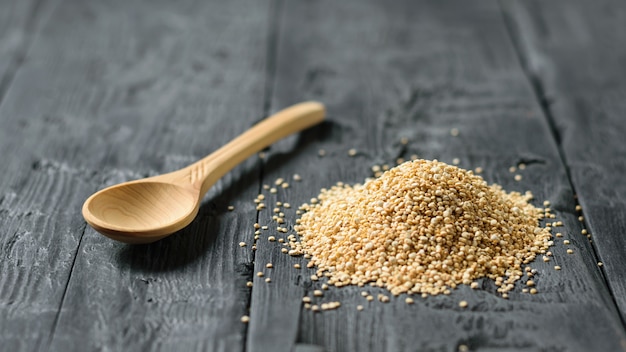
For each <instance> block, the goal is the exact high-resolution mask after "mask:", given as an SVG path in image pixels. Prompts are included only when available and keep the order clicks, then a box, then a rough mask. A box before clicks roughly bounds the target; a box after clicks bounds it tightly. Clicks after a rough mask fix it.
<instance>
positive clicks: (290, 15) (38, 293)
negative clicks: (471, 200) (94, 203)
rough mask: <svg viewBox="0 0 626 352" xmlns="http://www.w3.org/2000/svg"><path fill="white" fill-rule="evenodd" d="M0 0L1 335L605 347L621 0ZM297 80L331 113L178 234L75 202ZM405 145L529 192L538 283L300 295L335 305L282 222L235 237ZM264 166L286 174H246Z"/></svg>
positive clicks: (294, 345) (334, 346)
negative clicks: (546, 243) (112, 232)
mask: <svg viewBox="0 0 626 352" xmlns="http://www.w3.org/2000/svg"><path fill="white" fill-rule="evenodd" d="M3 1H4V0H0V5H2V7H0V8H1V9H2V10H0V77H1V79H2V83H0V151H2V163H0V171H1V172H0V346H2V347H0V350H3V351H4V350H7V351H22V350H23V351H31V350H41V351H45V350H50V351H67V350H70V351H72V350H74V351H85V350H124V351H135V350H138V351H139V350H141V351H143V350H173V351H190V350H198V351H244V350H250V351H297V352H305V351H416V350H418V351H441V350H445V351H456V350H457V349H458V346H460V345H461V344H464V345H467V346H469V347H470V349H471V350H482V351H490V350H498V351H500V350H514V351H518V350H519V351H536V350H545V351H561V350H567V351H589V350H599V351H614V350H626V333H625V331H624V325H623V320H620V316H619V313H618V308H617V306H616V303H615V302H617V305H620V306H621V307H622V312H623V307H624V301H623V297H624V294H626V290H625V289H624V284H623V282H624V280H623V273H622V272H621V270H620V267H621V259H620V257H621V254H623V253H624V250H626V246H625V245H624V243H623V240H622V239H621V236H619V234H621V233H622V232H624V228H625V227H626V225H625V223H624V221H623V216H620V214H621V213H623V200H622V199H621V198H620V196H621V195H623V194H625V193H626V192H624V190H623V183H621V182H620V180H619V179H618V177H619V174H621V171H624V170H623V169H624V164H623V163H622V162H621V161H620V160H621V159H620V158H621V157H623V155H624V154H625V152H624V149H623V146H622V145H620V144H619V143H618V142H619V137H620V136H621V135H622V134H623V133H624V132H626V131H624V124H623V123H621V118H620V116H621V115H620V112H623V110H624V109H623V107H624V106H623V103H622V99H619V98H620V94H621V95H623V91H624V90H623V87H622V86H623V83H622V82H621V81H620V77H622V76H624V75H623V72H624V66H623V56H624V55H623V49H622V48H621V47H618V46H617V44H616V43H621V41H623V40H622V37H623V33H624V31H623V26H624V24H623V23H624V18H625V15H624V13H625V12H624V11H626V10H625V9H626V7H625V6H623V5H621V4H620V3H618V2H611V1H608V0H602V1H601V2H600V5H599V6H597V8H596V7H594V6H593V4H584V3H582V1H581V4H576V5H575V6H574V5H572V6H567V5H566V4H563V6H561V7H559V6H558V5H553V4H552V3H550V4H543V3H540V2H519V3H514V4H512V5H510V4H509V3H508V2H506V3H504V2H503V3H500V4H499V3H498V2H497V1H486V2H477V3H473V4H472V6H471V7H470V6H465V7H464V6H459V4H458V3H457V2H451V1H450V2H448V1H409V0H402V1H400V0H399V1H375V0H365V1H362V0H359V1H357V0H346V1H331V0H315V1H310V0H309V1H306V0H295V1H291V0H262V1H258V0H254V1H253V0H234V1H228V2H224V1H222V2H219V1H192V0H184V1H176V2H173V1H165V0H157V1H147V0H140V1H130V2H129V1H122V0H113V1H107V2H101V1H96V0H87V1H82V0H56V1H54V0H53V1H37V0H32V1H21V0H20V1H17V2H10V1H9V2H6V1H4V2H5V3H8V5H7V6H4V5H6V4H2V2H3ZM7 9H8V10H7ZM564 9H565V10H564ZM561 10H563V11H561ZM561 12H562V13H561ZM620 26H621V27H620ZM612 29H614V32H611V30H612ZM583 49H584V50H583ZM588 51H597V53H591V52H588ZM520 59H521V60H520ZM529 78H530V79H529ZM588 82H591V83H592V84H589V83H588ZM590 90H593V92H590ZM307 99H316V100H319V101H322V102H324V103H326V104H327V106H328V110H329V117H328V121H327V122H326V123H324V124H323V125H321V126H318V127H315V128H312V129H310V130H308V131H306V132H304V133H301V134H299V135H296V136H293V137H290V138H287V139H286V140H284V141H282V142H280V143H277V144H276V145H274V146H272V147H271V148H270V149H269V151H268V153H267V157H266V158H264V159H263V160H259V159H258V158H251V159H250V160H248V161H247V162H245V163H244V164H243V165H241V166H239V167H238V168H236V169H235V170H233V171H232V172H231V173H229V174H228V175H227V176H226V177H224V178H223V179H222V180H221V181H220V182H218V184H216V185H215V187H213V188H212V190H211V191H210V192H209V194H208V195H207V197H206V198H205V201H204V203H203V206H202V208H201V210H200V214H199V217H198V219H196V221H194V222H193V223H192V224H191V225H190V226H189V227H188V228H186V229H185V230H183V231H181V232H180V233H179V234H176V235H174V236H173V237H171V238H169V239H166V240H163V241H161V242H158V243H155V244H152V245H146V246H128V245H124V244H120V243H117V242H113V241H110V240H109V239H107V238H104V237H102V236H100V235H98V234H97V233H96V232H95V231H93V230H92V229H91V228H89V227H88V226H86V224H85V223H84V221H83V219H82V217H81V216H80V207H81V205H82V202H83V201H84V200H85V198H86V197H87V196H88V195H89V194H91V193H92V192H94V191H95V190H97V189H100V188H102V187H104V186H107V185H110V184H114V183H117V182H121V181H126V180H131V179H135V178H139V177H144V176H147V175H153V174H158V173H162V172H167V171H171V170H174V169H177V168H179V167H182V166H184V165H186V164H188V163H190V162H193V161H195V160H197V159H198V158H200V157H203V156H204V155H206V154H207V153H209V152H210V151H212V150H214V149H216V148H218V147H219V146H221V145H222V144H223V143H225V142H226V141H227V140H229V139H231V138H232V137H234V136H235V135H237V134H238V133H240V132H242V131H243V130H245V129H246V128H247V127H249V126H250V125H251V124H252V123H254V122H255V121H257V120H258V119H259V118H261V117H262V115H264V114H265V113H267V112H269V111H277V110H279V109H281V108H283V107H285V106H287V105H290V104H292V103H295V102H299V101H302V100H307ZM546 101H547V102H549V103H550V104H546ZM594 122H596V123H594ZM451 128H458V129H459V131H460V133H459V135H458V136H457V137H453V136H451V135H450V129H451ZM555 136H556V138H555ZM402 137H406V138H408V140H409V143H408V145H406V146H403V145H401V143H400V142H399V141H400V138H402ZM581 140H588V141H589V143H579V141H581ZM594 141H595V143H593V142H594ZM600 141H605V142H606V143H600ZM350 148H356V149H357V150H358V153H357V155H356V156H354V157H349V156H348V149H350ZM559 148H560V149H559ZM320 149H324V150H325V151H326V156H324V157H320V156H319V155H318V151H319V150H320ZM411 154H418V155H419V156H420V157H424V158H428V159H432V158H437V159H439V160H442V161H446V162H449V163H450V162H452V160H453V158H459V159H460V166H462V167H465V168H474V167H477V166H480V167H482V168H483V169H484V173H483V176H484V177H485V178H486V179H487V180H488V181H489V182H497V183H499V184H501V185H503V186H504V188H505V189H508V190H518V191H525V190H527V189H528V190H532V192H533V193H534V194H535V196H536V200H535V204H537V205H540V204H541V202H542V201H543V200H544V199H548V200H550V201H551V202H552V204H553V205H552V208H553V209H554V211H555V212H556V214H557V220H561V221H563V222H564V224H565V226H564V227H563V228H560V231H561V232H563V233H564V234H565V235H566V236H565V237H564V239H569V240H570V241H571V242H572V244H571V245H570V246H569V248H573V249H574V254H572V255H568V254H566V253H565V250H566V246H564V245H563V244H562V242H558V243H557V245H556V246H555V247H554V248H553V249H552V252H554V258H553V259H552V260H551V261H550V262H549V263H544V262H542V261H541V260H539V261H537V262H535V263H533V264H532V267H533V268H536V269H537V270H538V274H537V276H536V277H535V281H536V282H537V288H538V290H539V293H538V294H537V295H530V294H525V293H522V292H521V288H522V286H523V285H518V286H517V287H516V289H515V291H514V292H512V293H511V294H510V298H509V299H508V300H505V299H502V298H501V297H500V296H499V295H498V294H496V292H495V286H494V285H493V284H492V283H490V282H488V281H483V282H482V285H481V287H480V289H478V290H471V289H469V288H468V287H461V288H459V289H457V290H454V291H453V292H452V294H451V295H449V296H438V297H428V298H426V299H422V298H416V303H415V304H414V305H412V306H408V305H406V304H405V303H404V296H399V297H397V298H396V297H392V298H391V302H389V303H386V304H383V303H380V302H372V303H367V302H366V301H365V299H364V298H363V297H362V296H361V295H360V293H361V291H363V290H367V291H368V292H370V293H373V294H374V295H376V294H377V293H386V292H385V291H384V290H382V289H378V288H371V287H367V288H356V287H344V288H339V289H338V288H334V287H331V288H330V289H329V290H328V291H325V294H324V297H323V298H322V299H318V301H319V302H327V301H334V300H338V301H341V302H342V306H341V307H340V308H339V309H337V310H334V311H327V312H323V313H313V312H311V311H308V310H305V309H303V307H302V302H301V299H302V296H304V295H305V294H306V295H309V296H310V295H311V292H312V290H313V289H316V288H319V287H320V286H321V283H322V282H312V281H311V280H310V275H311V274H312V271H311V270H310V269H295V268H293V264H295V263H299V264H301V265H302V266H303V267H305V266H306V260H304V259H303V258H294V257H290V256H288V255H285V254H283V253H281V251H280V247H281V244H280V243H278V242H269V241H267V236H268V235H270V234H273V235H277V237H286V236H285V235H281V234H277V233H276V232H275V231H274V230H268V231H262V234H261V238H260V239H259V241H258V243H257V246H258V249H257V251H256V252H254V251H252V249H251V244H252V243H253V236H254V234H253V232H254V229H253V226H252V225H253V223H255V222H256V221H257V219H258V221H259V222H260V223H261V224H263V225H266V224H268V225H270V228H271V229H274V228H275V227H276V224H275V223H272V222H271V221H270V218H271V215H272V209H273V208H274V204H275V203H276V201H281V202H289V203H290V204H291V208H289V209H283V211H284V212H285V213H286V217H285V218H286V219H287V222H288V225H287V226H288V227H289V228H292V226H293V223H294V221H295V219H296V218H297V216H296V214H295V211H296V209H297V206H298V205H300V204H301V203H303V202H306V201H308V200H309V199H310V198H311V197H314V196H316V195H317V193H318V192H319V190H320V188H322V187H328V186H330V185H332V184H334V183H335V182H337V181H344V182H349V183H354V182H362V181H363V179H364V178H365V177H367V176H370V175H371V173H370V167H371V166H372V165H374V164H383V163H388V164H390V165H393V164H394V161H395V159H396V158H397V157H404V158H408V157H409V156H410V155H411ZM605 155H612V156H614V157H613V158H612V159H611V158H607V157H605ZM563 156H565V158H563ZM563 160H565V161H566V162H567V168H566V167H565V166H564V163H563ZM521 162H523V163H526V164H527V168H526V169H525V170H523V171H519V172H518V173H519V174H520V175H522V176H523V178H522V180H521V181H520V182H516V181H514V180H513V175H514V174H512V173H510V172H509V171H508V168H509V167H510V166H513V165H518V164H519V163H521ZM567 171H569V176H570V177H569V178H568V172H567ZM295 173H298V174H300V175H301V176H302V181H301V182H296V181H294V180H293V179H292V176H293V174H295ZM278 177H284V178H285V179H286V181H287V182H289V184H290V187H289V188H286V189H282V188H278V192H277V193H276V194H270V193H269V192H267V191H266V190H262V188H261V186H262V185H263V184H268V185H272V186H273V183H274V180H275V179H276V178H278ZM598 181H599V182H598ZM570 182H573V185H574V189H572V187H571V183H570ZM259 191H261V192H263V193H264V194H265V195H266V196H267V198H266V204H267V205H268V209H266V210H263V211H261V212H257V211H256V209H255V204H254V203H253V199H254V198H255V196H256V195H257V194H258V193H259ZM574 191H576V192H577V193H578V195H579V199H578V200H579V201H580V202H581V204H582V205H583V207H584V215H585V217H586V222H585V223H584V224H581V223H580V222H579V221H578V220H577V216H578V214H577V213H576V211H575V210H574V206H575V205H576V200H575V198H574V196H573V193H574ZM228 205H234V206H235V209H234V211H232V212H229V211H227V207H228ZM583 226H586V227H587V228H588V229H589V230H590V231H591V232H592V234H593V236H594V242H593V244H590V243H589V241H587V239H586V238H585V237H583V236H578V235H577V234H579V233H580V231H581V230H582V228H583ZM240 241H244V242H246V243H247V246H246V247H243V248H242V247H239V245H238V243H239V242H240ZM611 246H612V247H611ZM598 260H603V261H605V266H604V267H603V268H604V269H600V268H598V267H597V265H596V263H597V261H598ZM267 263H272V264H273V268H271V269H268V268H266V264H267ZM554 265H561V266H562V267H563V270H561V271H555V270H554V269H553V266H554ZM603 270H604V271H603ZM259 271H262V272H264V273H265V276H264V277H263V278H259V277H257V276H256V275H254V274H255V273H256V272H259ZM266 277H270V278H271V282H270V283H266V282H265V278H266ZM249 280H253V281H254V286H253V288H252V289H250V288H248V287H247V286H246V282H247V281H249ZM605 280H608V287H607V283H606V281H605ZM611 293H613V296H612V295H611ZM460 300H467V301H468V302H469V307H468V308H466V309H461V308H459V307H458V302H459V301H460ZM358 304H362V305H364V306H365V309H364V310H363V311H361V312H358V311H357V310H356V306H357V305H358ZM244 314H249V315H250V317H251V321H250V323H249V325H246V324H243V323H241V322H240V317H241V316H242V315H244Z"/></svg>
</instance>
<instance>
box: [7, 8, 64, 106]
mask: <svg viewBox="0 0 626 352" xmlns="http://www.w3.org/2000/svg"><path fill="white" fill-rule="evenodd" d="M55 2H56V1H49V2H48V3H49V4H54V3H55ZM41 5H42V4H41V1H38V0H25V1H12V0H2V1H0V9H2V10H1V11H0V58H1V59H0V102H1V101H2V97H3V96H4V93H5V92H6V90H7V88H8V87H9V85H10V84H11V82H12V81H13V77H14V75H15V72H16V71H17V68H18V67H19V66H20V65H21V63H22V62H23V61H24V58H25V56H26V52H27V51H28V48H29V46H30V43H31V41H32V40H31V39H32V37H33V36H34V35H35V34H36V27H37V25H38V24H39V23H40V22H41V18H42V16H41V15H42V13H46V12H47V11H46V10H47V8H45V9H44V11H42V9H41V7H42V6H41ZM43 17H45V16H43Z"/></svg>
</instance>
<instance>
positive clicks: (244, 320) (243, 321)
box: [241, 315, 250, 324]
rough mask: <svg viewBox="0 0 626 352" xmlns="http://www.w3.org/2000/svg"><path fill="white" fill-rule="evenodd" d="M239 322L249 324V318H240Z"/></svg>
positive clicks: (245, 316)
mask: <svg viewBox="0 0 626 352" xmlns="http://www.w3.org/2000/svg"><path fill="white" fill-rule="evenodd" d="M241 322H242V323H244V324H247V323H249V322H250V317H249V316H247V315H244V316H242V317H241Z"/></svg>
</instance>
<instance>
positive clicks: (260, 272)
mask: <svg viewBox="0 0 626 352" xmlns="http://www.w3.org/2000/svg"><path fill="white" fill-rule="evenodd" d="M256 276H258V277H263V276H265V274H263V272H262V271H259V272H258V273H256Z"/></svg>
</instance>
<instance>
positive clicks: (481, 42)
mask: <svg viewBox="0 0 626 352" xmlns="http://www.w3.org/2000/svg"><path fill="white" fill-rule="evenodd" d="M281 14H282V16H281V23H280V31H279V36H278V37H279V45H278V59H277V62H276V67H277V69H276V83H275V87H274V92H275V94H274V95H273V100H272V108H273V109H276V108H278V107H280V106H284V105H288V104H291V103H293V102H296V101H300V100H303V99H317V100H320V101H323V102H325V103H326V104H327V105H328V107H329V115H330V119H329V122H328V123H326V125H325V126H322V127H320V128H316V129H313V130H311V131H309V132H307V133H305V134H303V135H302V136H300V137H299V138H291V139H290V140H287V141H284V142H280V143H278V144H276V145H275V146H273V147H272V149H271V153H270V155H269V161H268V163H267V165H265V166H264V177H263V183H264V184H272V183H273V181H274V180H275V179H276V178H278V177H284V178H291V175H293V174H294V173H298V174H300V175H302V177H303V181H302V182H300V183H294V182H293V181H291V184H292V187H290V188H288V189H286V190H284V191H283V190H281V191H279V193H278V194H277V195H276V196H275V197H274V196H271V195H270V196H269V197H268V198H269V199H270V204H271V203H272V202H273V201H275V200H278V201H282V202H285V201H288V202H289V203H291V204H294V203H295V204H301V203H302V202H306V201H308V200H309V199H310V198H311V197H313V196H316V194H317V193H316V191H317V190H319V189H320V188H322V187H329V186H331V185H333V184H334V183H335V182H337V181H344V182H360V181H362V180H363V179H364V178H365V177H366V176H369V175H370V171H369V168H370V167H371V166H372V165H374V164H379V163H390V164H393V162H394V160H395V159H396V158H397V157H399V156H402V157H405V158H408V157H409V156H410V155H411V154H413V153H416V154H418V155H420V156H421V157H425V158H438V159H440V160H443V161H447V162H452V160H453V158H455V157H457V158H460V160H461V166H463V167H466V168H474V167H477V166H480V167H482V168H483V169H484V170H485V173H484V176H485V177H486V179H488V180H489V181H491V182H498V183H500V184H502V185H503V186H504V187H505V188H506V189H509V190H520V191H523V190H527V189H530V190H532V191H533V193H534V194H535V196H536V198H537V200H536V204H541V202H542V201H543V200H544V199H548V200H550V201H551V202H552V203H553V208H554V209H555V210H556V212H557V216H558V219H559V220H562V221H563V222H564V223H565V227H564V228H562V232H563V233H565V234H566V238H568V239H570V240H571V241H572V243H573V246H572V248H573V249H574V250H575V254H574V255H568V254H566V253H565V251H566V247H565V246H564V245H563V244H562V242H560V241H559V242H560V243H558V244H557V245H556V246H555V247H554V249H553V252H554V258H553V260H552V261H551V262H549V263H544V262H542V261H541V260H539V261H538V262H536V263H533V264H532V267H534V268H536V269H537V270H538V272H539V274H538V275H537V278H536V281H537V283H538V290H539V292H540V293H539V294H537V295H534V296H533V295H530V294H523V293H521V286H522V285H518V287H517V288H516V290H515V292H513V293H512V294H511V297H510V299H509V300H504V299H501V298H499V297H498V296H497V295H495V294H494V288H495V287H494V286H493V285H491V284H489V283H484V285H483V288H482V289H481V290H478V291H472V290H470V289H468V288H467V287H462V288H460V289H458V290H455V291H454V292H453V293H452V294H451V295H450V296H441V297H429V298H427V299H421V298H420V299H417V303H416V304H414V305H413V306H407V305H406V304H405V303H404V297H402V296H400V297H398V298H393V299H392V300H391V302H390V303H387V304H383V303H380V302H373V303H367V302H366V301H365V299H364V298H363V297H362V296H361V295H360V291H362V290H363V289H359V288H354V287H344V288H340V289H335V288H331V289H330V290H329V291H327V292H325V294H324V297H323V299H319V300H316V301H318V302H327V301H334V300H339V301H341V302H342V307H341V308H340V309H338V310H336V311H329V312H323V313H313V312H311V311H308V310H304V309H302V310H301V311H300V314H296V313H294V312H293V311H292V309H293V307H294V306H296V305H297V302H296V301H295V300H297V299H298V297H299V296H301V295H302V293H303V292H304V293H305V294H307V295H309V296H311V293H312V290H313V289H316V288H319V287H320V285H321V282H317V283H316V282H312V281H311V280H310V279H309V275H310V274H311V273H313V271H311V270H303V269H301V270H300V271H301V272H302V273H301V274H298V273H294V271H296V272H297V270H294V269H293V268H292V267H291V266H292V265H293V263H295V262H299V263H305V261H302V260H301V259H292V258H290V257H288V256H286V255H284V254H282V255H281V253H280V250H279V249H280V245H278V244H271V243H269V242H267V241H262V243H261V244H262V245H261V246H259V249H258V250H257V253H256V257H255V271H265V272H266V273H267V272H268V270H266V269H264V266H265V264H266V263H267V262H272V263H273V264H274V268H273V269H271V275H272V282H271V283H270V284H266V283H264V282H262V280H258V283H257V282H255V288H254V290H253V292H252V312H251V313H252V315H251V318H252V321H251V323H250V334H249V335H248V341H249V343H248V345H249V346H250V347H251V348H252V347H256V348H254V349H251V350H257V351H263V350H267V349H268V348H269V346H274V348H275V350H284V351H289V350H291V349H292V348H293V345H292V344H293V341H291V338H292V337H291V335H292V334H293V331H294V329H295V327H296V326H298V334H297V339H296V341H295V342H298V343H306V344H314V345H319V346H322V347H324V348H325V349H326V350H328V351H414V350H419V351H422V350H437V351H438V350H446V351H451V350H456V349H457V346H459V345H461V344H465V345H467V346H469V347H470V348H471V349H472V350H529V351H531V350H533V351H534V350H570V351H588V350H606V351H608V350H617V349H620V348H623V345H622V342H623V341H624V337H625V335H624V331H623V326H622V325H621V322H620V319H619V316H618V314H617V312H616V309H615V306H614V304H613V302H612V300H611V297H610V294H609V292H608V290H607V289H606V287H605V286H604V283H603V280H602V275H601V273H600V270H599V269H598V268H597V266H596V262H597V260H596V258H595V256H594V253H593V250H592V248H591V246H590V245H589V243H588V241H587V240H586V238H581V237H579V236H571V235H570V234H573V233H579V232H580V230H581V225H580V223H579V222H578V221H577V220H576V215H575V210H574V206H575V203H574V198H573V192H572V190H571V188H570V186H569V182H568V179H567V175H566V172H565V168H564V167H563V164H562V163H561V160H560V158H559V154H558V150H557V148H556V144H555V142H554V141H553V138H552V135H551V132H550V128H549V126H548V123H547V120H546V117H545V116H544V115H543V112H542V110H541V107H540V105H539V104H538V101H537V99H536V98H535V96H534V94H533V90H532V87H531V86H530V84H529V82H528V81H527V79H526V77H525V75H524V72H523V70H522V68H521V66H520V64H519V62H518V59H517V56H516V53H515V50H514V47H513V45H512V43H511V40H510V38H509V36H508V33H507V28H506V25H505V22H504V20H503V18H502V14H501V10H500V8H499V6H498V4H497V3H492V2H481V3H475V4H473V6H471V7H465V8H462V9H461V8H460V7H458V4H456V3H451V2H415V1H394V2H384V3H383V2H377V1H341V2H336V1H314V2H304V1H303V2H299V1H286V2H285V3H284V8H283V9H282V10H281ZM451 128H458V129H459V131H460V134H459V136H458V137H456V138H454V137H452V136H451V135H450V133H449V132H450V129H451ZM402 137H407V138H409V140H410V143H409V145H408V146H407V148H406V150H404V149H403V148H402V147H401V144H400V143H399V140H400V138H402ZM350 148H356V149H357V150H358V154H357V156H356V157H349V156H348V150H349V149H350ZM319 149H324V150H325V151H326V153H327V155H326V156H325V157H319V156H318V150H319ZM521 162H524V163H526V164H527V165H528V167H527V168H526V169H525V170H524V171H521V172H520V174H521V175H522V176H523V179H522V181H521V182H516V181H514V180H513V176H514V174H511V173H510V172H509V171H508V169H509V167H510V166H513V165H517V164H518V163H521ZM268 195H269V194H268ZM273 207H274V206H273V205H269V206H268V208H270V209H272V208H273ZM285 212H286V214H287V217H288V218H291V219H293V215H291V214H292V213H293V211H291V212H288V211H285ZM271 215H272V213H271V210H270V211H262V212H261V214H260V219H261V223H262V224H263V223H268V222H270V219H271ZM290 225H293V224H292V223H291V224H290ZM274 226H275V225H274ZM557 264H558V265H561V266H562V267H563V270H561V271H555V270H554V269H553V266H554V265H557ZM366 290H367V291H369V292H372V293H375V294H377V293H382V292H384V291H383V290H380V289H372V288H366ZM460 300H467V301H468V302H469V305H470V308H469V309H467V310H466V311H463V310H462V309H460V308H458V302H459V301H460ZM358 304H362V305H364V306H365V310H364V311H362V312H358V311H357V310H356V306H357V305H358ZM503 312H506V313H503ZM566 321H567V322H568V323H567V324H565V326H566V327H565V326H564V325H563V324H561V323H557V322H566ZM587 334H589V335H587ZM583 335H584V336H594V338H593V339H587V338H583V337H582V336H583ZM600 336H602V337H600ZM272 341H274V342H276V341H280V344H278V345H277V346H276V345H270V343H271V342H272Z"/></svg>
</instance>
